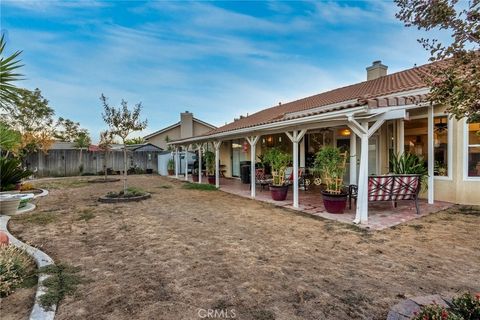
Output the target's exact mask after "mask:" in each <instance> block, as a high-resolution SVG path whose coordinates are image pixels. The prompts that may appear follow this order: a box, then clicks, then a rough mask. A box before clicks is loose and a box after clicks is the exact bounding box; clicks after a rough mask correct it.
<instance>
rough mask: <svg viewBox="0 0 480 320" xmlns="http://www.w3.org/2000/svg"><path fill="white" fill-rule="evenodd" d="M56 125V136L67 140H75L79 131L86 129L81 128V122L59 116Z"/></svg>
mask: <svg viewBox="0 0 480 320" xmlns="http://www.w3.org/2000/svg"><path fill="white" fill-rule="evenodd" d="M56 127H57V129H56V130H55V138H56V139H58V140H61V141H65V142H74V141H75V139H77V138H78V135H79V133H80V132H82V131H85V129H82V128H80V123H79V122H74V121H72V120H70V119H64V118H62V117H60V118H58V121H57V124H56Z"/></svg>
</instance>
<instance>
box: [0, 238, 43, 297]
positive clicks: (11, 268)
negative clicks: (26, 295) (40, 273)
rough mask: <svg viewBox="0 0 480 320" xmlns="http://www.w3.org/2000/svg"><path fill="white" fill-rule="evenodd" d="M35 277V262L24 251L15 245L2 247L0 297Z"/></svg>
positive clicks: (0, 254)
mask: <svg viewBox="0 0 480 320" xmlns="http://www.w3.org/2000/svg"><path fill="white" fill-rule="evenodd" d="M32 277H35V262H34V261H33V259H32V258H31V257H30V256H29V255H28V254H27V253H26V252H25V251H24V250H22V249H19V248H17V247H15V246H13V245H3V246H0V297H5V296H7V295H9V294H11V293H12V292H13V291H14V290H15V288H18V287H20V286H21V285H22V284H23V283H24V282H25V281H27V280H29V279H30V278H32Z"/></svg>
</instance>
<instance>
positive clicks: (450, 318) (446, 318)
mask: <svg viewBox="0 0 480 320" xmlns="http://www.w3.org/2000/svg"><path fill="white" fill-rule="evenodd" d="M412 320H462V318H461V317H459V316H457V315H456V314H454V313H453V312H451V311H449V310H447V309H445V308H444V307H441V306H439V305H438V304H430V305H426V306H424V307H422V309H421V310H420V312H417V313H416V314H415V316H414V317H413V318H412Z"/></svg>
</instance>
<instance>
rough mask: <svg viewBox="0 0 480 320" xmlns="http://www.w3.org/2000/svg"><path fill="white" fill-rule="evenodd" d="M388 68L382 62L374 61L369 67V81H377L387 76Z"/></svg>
mask: <svg viewBox="0 0 480 320" xmlns="http://www.w3.org/2000/svg"><path fill="white" fill-rule="evenodd" d="M387 69H388V67H387V66H386V65H384V64H382V61H380V60H377V61H373V63H372V65H371V66H370V67H367V81H368V80H373V79H377V78H380V77H383V76H386V75H387Z"/></svg>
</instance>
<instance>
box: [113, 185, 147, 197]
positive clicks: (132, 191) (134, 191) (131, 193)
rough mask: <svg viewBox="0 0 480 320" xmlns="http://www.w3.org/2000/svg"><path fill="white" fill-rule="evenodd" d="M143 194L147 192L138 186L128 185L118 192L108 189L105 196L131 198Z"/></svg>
mask: <svg viewBox="0 0 480 320" xmlns="http://www.w3.org/2000/svg"><path fill="white" fill-rule="evenodd" d="M145 194H147V192H146V191H144V190H142V189H140V188H137V187H128V188H127V191H126V192H124V191H123V190H122V191H119V192H115V191H110V192H109V193H107V198H131V197H140V196H143V195H145Z"/></svg>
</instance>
